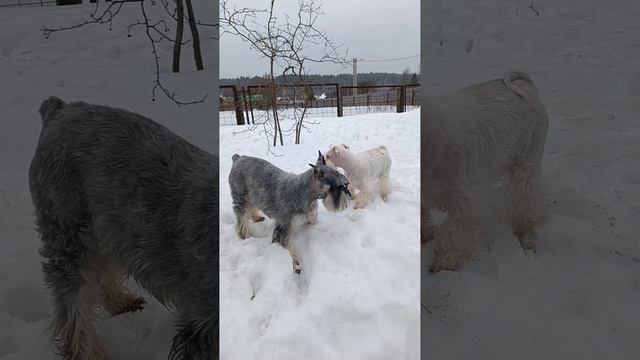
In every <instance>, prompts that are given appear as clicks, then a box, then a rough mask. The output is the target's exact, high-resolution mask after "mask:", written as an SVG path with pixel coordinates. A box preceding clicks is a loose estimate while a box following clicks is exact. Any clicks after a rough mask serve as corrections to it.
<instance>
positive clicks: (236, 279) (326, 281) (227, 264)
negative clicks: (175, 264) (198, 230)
mask: <svg viewBox="0 0 640 360" xmlns="http://www.w3.org/2000/svg"><path fill="white" fill-rule="evenodd" d="M419 117H420V112H419V110H415V111H411V112H407V113H403V114H395V113H386V114H368V115H358V116H352V117H342V118H325V119H316V121H317V122H318V124H316V125H312V126H310V129H311V133H306V132H305V133H303V135H302V143H301V144H300V145H293V144H292V140H293V136H290V137H286V138H285V139H286V144H285V146H283V147H281V146H278V147H275V148H271V151H272V152H273V153H275V155H274V154H271V153H270V152H269V151H268V146H267V139H266V138H265V135H264V134H263V133H262V127H260V126H258V127H255V128H254V127H247V126H245V127H238V126H225V127H222V128H221V130H220V152H221V154H220V192H221V194H220V218H221V224H220V234H221V236H220V287H221V288H220V300H221V303H220V327H221V329H222V330H221V339H220V342H221V358H222V359H265V360H266V359H274V360H275V359H350V360H357V359H418V357H419V320H418V319H419V317H418V315H419V309H420V307H419V306H420V304H419V301H418V300H419V299H418V298H419V268H420V253H419V251H420V246H419V240H418V239H419V226H420V219H419V215H420V213H419V211H420V210H419V191H420V188H419V187H420V186H419V176H420V175H419V169H420V168H419ZM287 128H289V124H283V129H287ZM247 129H249V130H247ZM341 143H346V144H348V145H349V146H350V147H351V149H352V150H353V151H364V150H368V149H371V148H374V147H376V146H377V145H381V144H384V145H386V146H387V148H388V149H389V153H390V155H391V158H392V161H393V164H392V167H391V181H392V186H393V190H392V193H391V195H390V196H389V202H388V203H384V202H383V201H382V200H381V199H380V197H379V196H377V197H374V200H373V202H372V203H371V204H370V205H369V206H368V207H367V208H365V209H361V210H354V209H353V204H351V205H350V207H349V208H348V209H347V210H345V211H344V212H343V213H329V212H328V211H327V210H326V209H324V207H323V206H322V205H320V209H319V221H318V223H317V224H316V225H303V226H299V227H297V228H296V229H295V230H294V235H293V239H294V240H293V241H294V244H295V246H296V247H297V248H298V252H299V255H300V258H301V263H302V267H303V272H302V274H300V275H296V274H294V273H293V271H292V268H291V259H290V257H289V253H288V251H287V250H286V249H284V248H283V247H281V246H280V245H279V244H275V243H272V242H271V232H272V230H273V222H271V221H270V220H267V221H265V222H262V223H256V224H252V229H254V231H255V232H256V233H257V235H256V236H257V237H254V238H249V239H246V240H241V239H240V238H239V237H238V236H237V234H236V232H235V230H234V225H235V216H234V214H233V211H232V207H231V195H230V191H229V185H228V179H227V177H228V174H229V170H230V168H231V156H232V155H233V154H234V153H238V154H240V155H251V156H257V157H261V158H264V159H266V160H267V161H270V162H272V163H273V164H275V165H277V166H279V167H280V168H282V169H284V170H285V171H288V172H293V173H301V172H303V171H306V170H307V169H308V168H309V165H308V164H309V163H315V161H316V159H317V157H318V150H321V151H322V152H326V151H327V150H328V149H329V146H330V145H331V144H341Z"/></svg>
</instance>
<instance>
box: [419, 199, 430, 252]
mask: <svg viewBox="0 0 640 360" xmlns="http://www.w3.org/2000/svg"><path fill="white" fill-rule="evenodd" d="M431 209H433V203H431V202H430V201H426V200H425V199H424V198H423V201H422V204H421V206H420V243H421V244H426V243H427V242H428V241H429V240H433V224H432V223H431Z"/></svg>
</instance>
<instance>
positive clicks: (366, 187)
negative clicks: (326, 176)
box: [325, 144, 391, 209]
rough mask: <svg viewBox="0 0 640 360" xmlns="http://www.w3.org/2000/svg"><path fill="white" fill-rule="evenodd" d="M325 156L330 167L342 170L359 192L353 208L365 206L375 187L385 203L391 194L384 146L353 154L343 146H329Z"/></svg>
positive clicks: (387, 160)
mask: <svg viewBox="0 0 640 360" xmlns="http://www.w3.org/2000/svg"><path fill="white" fill-rule="evenodd" d="M325 156H326V159H327V163H328V164H329V165H330V166H336V167H341V168H342V169H344V171H345V174H346V176H347V179H349V181H350V182H351V185H353V187H354V188H356V189H358V190H360V192H359V193H358V195H357V196H356V197H355V204H354V208H356V209H359V208H363V207H365V206H367V204H368V203H369V199H370V197H371V193H372V188H373V187H374V186H376V185H377V186H378V187H379V189H378V190H379V193H380V197H381V198H382V200H383V201H387V199H388V196H389V194H390V193H391V181H390V179H389V174H390V172H391V157H390V156H389V151H388V150H387V148H386V147H385V146H383V145H380V146H378V147H377V148H375V149H371V150H367V151H363V152H360V153H353V152H351V150H350V149H349V146H347V145H345V144H341V145H331V146H330V147H329V150H328V151H327V153H326V155H325Z"/></svg>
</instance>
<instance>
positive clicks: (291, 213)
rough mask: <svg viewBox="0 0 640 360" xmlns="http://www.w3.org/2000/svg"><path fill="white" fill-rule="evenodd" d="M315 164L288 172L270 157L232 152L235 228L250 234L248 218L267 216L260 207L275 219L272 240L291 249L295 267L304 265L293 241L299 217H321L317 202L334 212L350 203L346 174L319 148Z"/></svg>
mask: <svg viewBox="0 0 640 360" xmlns="http://www.w3.org/2000/svg"><path fill="white" fill-rule="evenodd" d="M318 155H319V156H318V160H317V161H316V164H315V165H312V164H309V165H310V166H311V169H309V170H307V171H305V172H303V173H302V174H298V175H296V174H291V173H288V172H285V171H283V170H281V169H279V168H278V167H276V166H274V165H273V164H271V163H269V162H268V161H265V160H262V159H258V158H255V157H250V156H240V155H238V154H234V155H233V156H232V161H233V165H232V166H231V171H230V172H229V186H230V187H231V197H232V199H233V211H234V213H235V215H236V231H237V232H238V236H240V238H241V239H246V238H247V237H250V236H251V232H250V230H249V226H248V224H249V223H248V221H249V218H251V220H253V221H254V222H258V221H262V220H264V216H262V215H260V211H262V213H264V214H265V215H266V216H268V217H269V218H271V219H273V220H274V221H275V223H276V224H275V228H274V229H273V242H277V243H279V244H280V245H282V246H283V247H285V248H286V249H288V250H289V254H290V255H291V260H292V261H293V270H294V271H295V272H296V273H300V271H301V270H302V267H301V265H300V260H299V258H298V253H297V252H296V249H295V247H294V246H293V243H292V242H291V241H290V236H291V228H292V224H293V221H294V219H295V218H296V217H300V216H304V217H305V218H306V222H307V223H308V224H315V223H316V222H317V220H318V202H317V200H319V199H322V204H323V205H324V207H325V208H326V209H327V210H329V211H332V212H339V211H343V210H344V209H345V208H346V207H347V206H348V205H349V197H351V192H350V191H349V189H348V185H349V181H347V178H346V177H344V175H342V174H340V173H339V172H338V171H336V170H335V169H332V168H330V167H329V166H327V164H326V162H325V158H324V156H323V155H322V153H321V152H320V151H318Z"/></svg>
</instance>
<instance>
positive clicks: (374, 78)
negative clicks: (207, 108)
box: [220, 72, 418, 87]
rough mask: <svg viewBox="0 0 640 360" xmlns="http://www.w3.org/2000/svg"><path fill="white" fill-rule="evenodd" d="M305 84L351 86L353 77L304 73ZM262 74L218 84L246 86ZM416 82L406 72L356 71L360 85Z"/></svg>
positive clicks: (280, 82) (258, 82)
mask: <svg viewBox="0 0 640 360" xmlns="http://www.w3.org/2000/svg"><path fill="white" fill-rule="evenodd" d="M305 78H306V83H307V84H327V83H338V84H340V86H351V85H352V84H353V78H352V75H351V74H338V75H320V74H307V75H305ZM263 79H264V76H251V77H250V76H240V77H237V78H222V79H220V85H235V86H238V87H240V86H248V85H256V84H260V83H262V81H263ZM276 82H277V83H278V84H283V83H285V79H284V78H283V77H282V75H280V76H277V77H276ZM287 82H289V81H287ZM416 83H418V75H417V74H415V73H413V74H409V75H408V74H406V73H402V74H400V73H381V72H376V73H374V72H371V73H358V85H361V86H370V85H375V86H381V85H403V84H416Z"/></svg>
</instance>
